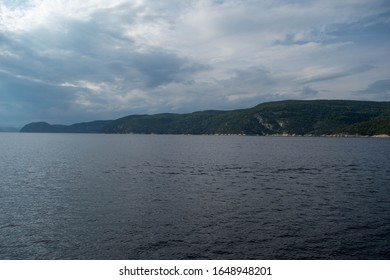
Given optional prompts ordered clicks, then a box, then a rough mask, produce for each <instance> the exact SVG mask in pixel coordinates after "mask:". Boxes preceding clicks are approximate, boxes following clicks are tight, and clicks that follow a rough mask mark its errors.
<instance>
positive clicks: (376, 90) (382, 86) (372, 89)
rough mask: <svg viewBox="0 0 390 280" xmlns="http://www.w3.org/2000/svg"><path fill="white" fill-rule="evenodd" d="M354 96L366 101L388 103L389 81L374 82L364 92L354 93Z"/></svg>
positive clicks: (389, 94)
mask: <svg viewBox="0 0 390 280" xmlns="http://www.w3.org/2000/svg"><path fill="white" fill-rule="evenodd" d="M355 94H356V95H358V96H361V97H366V98H368V99H371V98H373V97H374V98H375V99H376V100H383V101H390V79H386V80H379V81H375V82H373V83H371V84H369V85H368V86H367V88H366V89H364V90H358V91H355Z"/></svg>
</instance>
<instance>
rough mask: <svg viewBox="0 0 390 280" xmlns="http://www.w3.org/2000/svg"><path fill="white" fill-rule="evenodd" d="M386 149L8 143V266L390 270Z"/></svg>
mask: <svg viewBox="0 0 390 280" xmlns="http://www.w3.org/2000/svg"><path fill="white" fill-rule="evenodd" d="M389 151H390V140H389V139H344V138H343V139H341V138H298V137H297V138H294V137H280V138H279V137H217V136H156V135H93V134H84V135H83V134H17V133H15V134H13V133H2V134H0V157H1V162H0V176H1V177H0V178H1V179H0V207H1V212H0V259H390V253H389V252H390V152H389Z"/></svg>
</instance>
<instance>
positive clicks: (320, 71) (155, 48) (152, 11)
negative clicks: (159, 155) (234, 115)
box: [0, 0, 390, 127]
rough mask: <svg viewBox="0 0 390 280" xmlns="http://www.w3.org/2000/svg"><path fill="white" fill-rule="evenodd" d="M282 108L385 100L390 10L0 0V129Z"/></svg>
mask: <svg viewBox="0 0 390 280" xmlns="http://www.w3.org/2000/svg"><path fill="white" fill-rule="evenodd" d="M286 99H299V100H311V99H353V100H373V101H390V1H388V0H343V1H340V0H327V1H317V0H261V1H260V0H186V1H183V0H166V1H155V0H133V1H131V0H110V1H106V0H26V1H22V0H1V1H0V126H17V127H21V126H23V125H24V124H26V123H29V122H34V121H47V122H49V123H52V124H71V123H76V122H83V121H91V120H97V119H116V118H119V117H123V116H126V115H132V114H154V113H163V112H164V113H165V112H174V113H186V112H193V111H200V110H208V109H218V110H231V109H240V108H249V107H253V106H255V105H257V104H259V103H263V102H269V101H278V100H286Z"/></svg>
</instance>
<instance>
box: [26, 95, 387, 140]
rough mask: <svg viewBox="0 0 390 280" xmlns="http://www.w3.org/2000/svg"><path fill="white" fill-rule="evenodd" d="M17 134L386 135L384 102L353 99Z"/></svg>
mask: <svg viewBox="0 0 390 280" xmlns="http://www.w3.org/2000/svg"><path fill="white" fill-rule="evenodd" d="M20 131H21V132H54V133H115V134H118V133H121V134H126V133H134V134H195V135H201V134H224V135H226V134H240V135H306V136H321V135H361V136H374V135H390V102H377V101H355V100H309V101H303V100H285V101H274V102H267V103H261V104H258V105H256V106H254V107H252V108H247V109H237V110H230V111H219V110H207V111H197V112H193V113H186V114H176V113H160V114H154V115H145V114H144V115H128V116H125V117H122V118H119V119H116V120H106V121H93V122H84V123H76V124H72V125H69V126H66V125H51V124H48V123H45V122H38V123H30V124H27V125H25V126H24V127H23V128H22V129H21V130H20Z"/></svg>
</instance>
